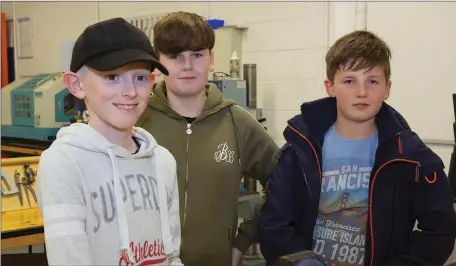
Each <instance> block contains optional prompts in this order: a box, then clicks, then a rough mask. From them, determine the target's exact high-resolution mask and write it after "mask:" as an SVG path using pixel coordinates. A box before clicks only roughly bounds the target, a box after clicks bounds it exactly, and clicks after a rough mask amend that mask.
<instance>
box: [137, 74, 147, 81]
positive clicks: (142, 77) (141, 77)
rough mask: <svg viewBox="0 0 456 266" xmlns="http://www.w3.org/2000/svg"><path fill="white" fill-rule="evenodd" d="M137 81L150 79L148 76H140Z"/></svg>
mask: <svg viewBox="0 0 456 266" xmlns="http://www.w3.org/2000/svg"><path fill="white" fill-rule="evenodd" d="M136 79H137V80H138V81H147V80H148V79H149V76H146V75H140V76H137V77H136Z"/></svg>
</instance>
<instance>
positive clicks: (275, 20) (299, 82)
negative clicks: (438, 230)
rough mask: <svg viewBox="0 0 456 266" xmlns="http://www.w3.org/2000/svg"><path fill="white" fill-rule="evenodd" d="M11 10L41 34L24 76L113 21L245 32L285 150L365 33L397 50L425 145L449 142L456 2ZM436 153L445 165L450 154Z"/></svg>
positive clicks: (248, 59) (246, 54)
mask: <svg viewBox="0 0 456 266" xmlns="http://www.w3.org/2000/svg"><path fill="white" fill-rule="evenodd" d="M4 4H8V6H6V7H5V8H4V7H3V5H4ZM3 10H4V11H6V12H7V14H8V15H9V14H10V13H11V12H12V7H11V5H10V3H4V2H2V11H3ZM15 10H16V17H17V18H19V17H21V16H31V17H32V19H33V23H34V31H35V43H34V48H35V55H36V57H35V58H33V59H20V60H19V62H18V71H17V72H18V74H20V75H26V74H35V73H39V72H44V71H59V70H60V58H59V56H60V50H59V49H60V43H61V42H66V41H71V40H75V39H76V38H77V36H78V35H79V34H80V33H81V32H82V30H83V29H84V28H85V27H86V26H87V25H89V24H92V23H94V22H97V21H98V20H104V19H108V18H112V17H116V16H122V17H125V18H127V17H133V16H140V15H150V14H156V13H163V12H170V11H177V10H185V11H191V12H196V13H198V14H200V15H203V16H205V17H208V18H220V19H224V20H225V21H226V23H227V24H237V25H245V26H247V27H248V29H247V31H246V32H245V34H244V40H243V60H244V62H242V63H256V64H257V65H258V66H257V68H258V106H259V107H260V108H263V110H264V114H265V116H266V117H267V119H268V121H267V124H268V129H269V133H270V134H271V136H272V137H273V138H274V140H276V142H277V143H278V144H279V145H281V144H283V136H282V131H283V129H284V127H285V126H286V120H287V119H289V118H290V117H292V116H293V115H295V114H297V113H299V107H300V104H301V103H302V102H303V101H309V100H313V99H317V98H319V97H322V96H325V91H324V87H323V80H324V78H325V65H324V56H325V52H326V50H327V48H328V47H329V45H330V44H332V43H333V41H334V40H335V39H336V38H338V37H340V36H341V35H343V34H345V33H348V32H350V31H352V30H355V29H363V28H367V29H368V30H372V31H374V32H376V33H378V34H379V35H380V36H381V37H383V38H384V39H385V40H386V41H387V42H388V43H389V45H390V46H391V48H392V52H393V61H392V71H393V76H392V79H393V89H392V96H391V100H389V101H388V102H389V103H391V104H393V105H394V106H395V107H397V109H399V110H400V111H401V112H402V113H403V114H404V115H405V117H406V118H407V120H408V121H409V122H410V124H411V126H412V127H413V128H414V129H415V130H416V131H417V132H418V134H419V135H420V136H422V137H423V138H427V139H446V140H453V136H452V128H451V124H452V122H453V121H454V117H453V115H452V104H451V95H450V94H451V93H455V92H456V87H454V86H455V85H453V83H454V82H452V77H453V75H452V74H453V72H454V70H455V69H456V63H455V62H456V51H455V49H454V47H456V36H455V35H454V34H452V33H453V32H456V26H455V25H456V17H454V18H453V17H451V15H452V14H455V13H456V3H374V2H369V3H367V4H366V3H351V2H332V3H323V2H263V3H260V2H181V3H178V2H134V3H132V2H129V3H128V2H21V3H19V2H17V3H16V7H15ZM432 64H435V65H432ZM412 96H413V97H414V99H412V98H411V97H412ZM438 116H440V118H439V117H438ZM431 148H432V149H434V150H435V151H436V152H437V153H438V154H439V155H440V156H441V157H442V159H443V160H444V162H445V164H446V165H447V166H448V164H449V159H450V155H451V150H452V147H451V146H449V145H447V146H445V145H440V146H439V145H431Z"/></svg>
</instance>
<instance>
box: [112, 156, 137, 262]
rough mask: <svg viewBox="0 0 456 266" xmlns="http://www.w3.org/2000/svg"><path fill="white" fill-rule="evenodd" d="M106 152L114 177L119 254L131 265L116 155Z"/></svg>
mask: <svg viewBox="0 0 456 266" xmlns="http://www.w3.org/2000/svg"><path fill="white" fill-rule="evenodd" d="M107 152H108V154H109V158H110V159H111V164H112V171H113V175H114V194H115V198H116V209H117V217H118V223H117V224H118V230H119V238H120V249H121V254H122V257H123V258H124V260H125V261H126V262H127V263H132V261H131V259H132V258H133V253H132V251H131V249H130V247H129V242H130V240H129V233H128V224H127V217H126V215H125V206H124V204H123V200H122V196H121V195H122V194H121V189H120V179H119V169H118V167H117V160H116V155H115V154H114V152H113V151H112V150H111V149H110V148H108V149H107Z"/></svg>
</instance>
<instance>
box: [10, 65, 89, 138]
mask: <svg viewBox="0 0 456 266" xmlns="http://www.w3.org/2000/svg"><path fill="white" fill-rule="evenodd" d="M77 107H78V105H77V99H76V98H75V97H74V96H73V95H71V94H70V93H69V91H68V90H67V88H66V86H65V83H64V82H63V73H61V72H56V73H43V74H38V75H35V76H33V77H28V78H21V79H19V80H17V81H14V82H12V83H10V84H8V85H7V86H5V87H4V88H2V141H3V140H5V139H6V138H15V139H21V140H34V141H52V140H54V139H55V137H56V134H57V131H58V130H59V129H60V128H61V127H62V126H65V125H69V124H70V123H71V121H72V119H74V118H75V117H77V116H78V115H79V111H80V110H77V109H78V108H77Z"/></svg>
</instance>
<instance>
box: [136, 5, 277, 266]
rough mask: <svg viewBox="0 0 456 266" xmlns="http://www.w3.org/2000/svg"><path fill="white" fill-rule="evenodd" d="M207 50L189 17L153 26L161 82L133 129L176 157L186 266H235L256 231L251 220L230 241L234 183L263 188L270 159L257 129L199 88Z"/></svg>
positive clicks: (205, 37) (208, 31) (206, 87)
mask: <svg viewBox="0 0 456 266" xmlns="http://www.w3.org/2000/svg"><path fill="white" fill-rule="evenodd" d="M214 43H215V34H214V31H213V29H212V28H211V27H210V26H209V25H208V24H207V22H206V21H205V20H204V19H203V18H201V17H200V16H198V15H196V14H192V13H187V12H175V13H171V14H169V15H168V16H166V17H165V18H163V19H162V20H161V21H159V22H158V23H157V24H156V25H155V27H154V46H155V49H156V51H157V52H158V54H159V59H160V62H161V63H162V64H163V65H164V66H165V67H166V68H167V69H168V72H169V75H167V76H164V81H162V82H159V83H157V84H156V85H155V86H154V88H153V95H152V97H151V99H150V101H149V104H148V107H147V108H146V110H145V112H144V113H143V115H142V117H141V118H140V120H139V122H138V126H140V127H143V128H144V129H146V130H148V131H149V132H150V133H151V134H153V135H154V136H155V138H156V139H157V141H158V143H160V145H162V146H164V147H166V148H167V149H168V150H169V151H170V152H171V153H172V154H173V156H174V157H175V158H176V161H177V174H178V183H179V194H180V214H181V225H182V245H181V259H182V262H183V263H184V265H186V266H204V265H217V266H229V265H232V266H234V265H236V266H238V265H242V260H243V253H244V252H245V251H246V250H247V249H248V247H249V246H250V245H252V244H255V243H257V242H258V239H259V227H258V219H257V215H256V213H255V215H254V217H253V218H251V219H250V220H248V221H246V222H244V223H242V224H241V225H240V227H239V230H238V234H237V236H236V237H235V233H236V229H237V220H238V215H237V206H238V197H239V183H240V181H241V179H242V177H243V176H249V177H252V178H254V179H256V180H259V181H260V182H261V184H262V186H263V187H265V186H266V183H267V179H268V176H269V175H270V173H271V172H272V170H273V168H274V167H275V164H276V160H277V154H278V147H277V146H276V144H275V143H274V141H273V140H272V139H271V137H270V136H269V135H268V133H267V132H266V131H265V130H264V128H263V127H262V125H261V124H260V123H258V122H257V121H256V119H255V118H254V117H253V116H251V115H250V113H248V112H247V111H246V110H244V109H243V108H241V107H239V106H238V105H236V103H235V102H233V101H231V100H226V99H223V98H222V93H221V92H220V90H219V89H218V88H217V87H216V86H215V85H210V84H208V83H207V79H208V73H209V71H213V62H214V53H213V50H212V49H213V47H214ZM157 74H158V75H159V74H160V73H157Z"/></svg>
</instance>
